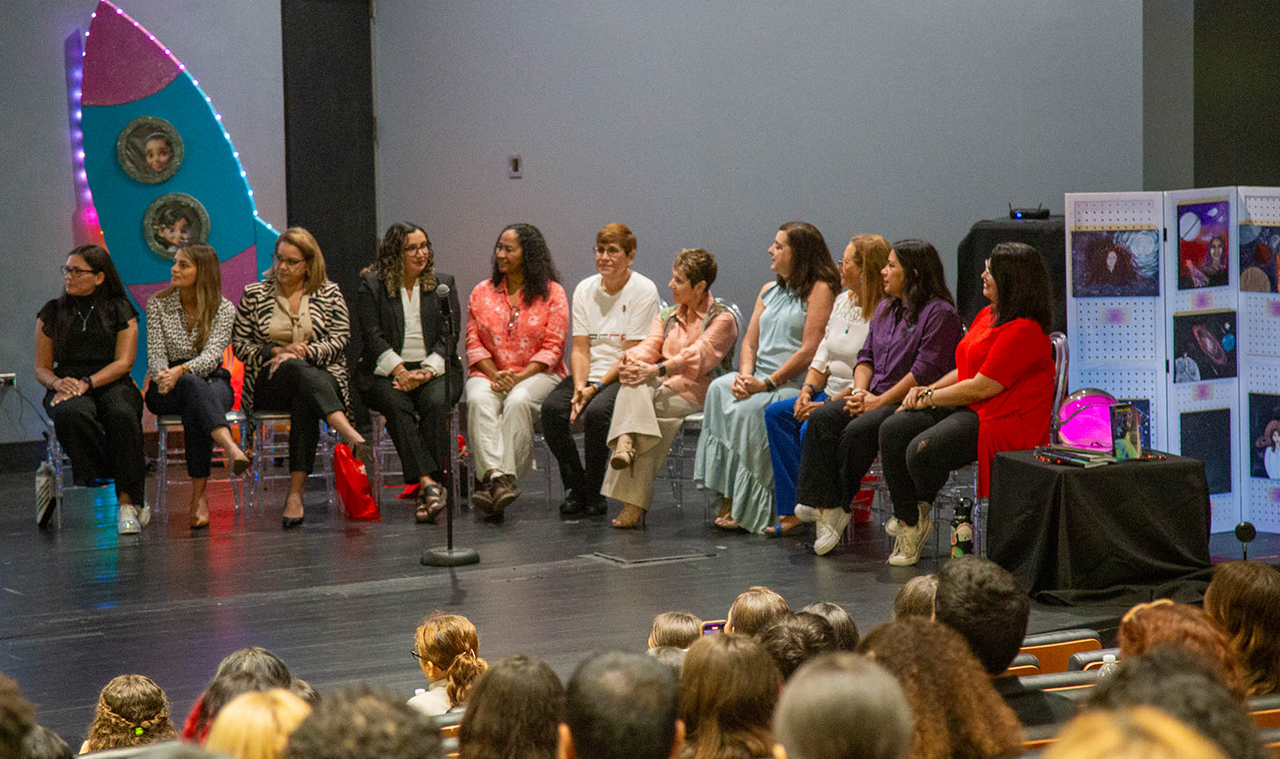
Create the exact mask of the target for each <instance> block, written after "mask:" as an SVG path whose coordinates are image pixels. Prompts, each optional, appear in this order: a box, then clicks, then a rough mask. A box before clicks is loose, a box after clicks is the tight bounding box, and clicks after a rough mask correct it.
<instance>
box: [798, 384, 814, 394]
mask: <svg viewBox="0 0 1280 759" xmlns="http://www.w3.org/2000/svg"><path fill="white" fill-rule="evenodd" d="M800 387H802V388H805V387H807V388H809V392H810V393H813V394H816V393H817V392H818V388H816V387H814V386H813V384H812V383H810V382H806V383H804V384H803V385H801V386H800Z"/></svg>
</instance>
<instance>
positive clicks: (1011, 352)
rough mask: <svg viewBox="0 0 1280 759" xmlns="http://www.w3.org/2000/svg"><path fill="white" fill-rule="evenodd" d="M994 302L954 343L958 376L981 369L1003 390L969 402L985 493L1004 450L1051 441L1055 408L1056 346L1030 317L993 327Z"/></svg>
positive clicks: (966, 376) (969, 376) (981, 490)
mask: <svg viewBox="0 0 1280 759" xmlns="http://www.w3.org/2000/svg"><path fill="white" fill-rule="evenodd" d="M993 321H994V319H992V317H991V307H990V306H987V307H986V308H984V309H982V311H980V312H979V313H978V315H977V316H976V317H974V319H973V324H971V325H970V326H969V331H968V332H967V333H965V336H964V338H963V339H962V340H960V344H959V345H957V346H956V372H957V377H958V378H959V379H960V380H967V379H972V378H973V377H974V376H976V375H978V374H981V375H983V376H984V377H989V378H991V379H993V380H995V381H996V382H999V383H1000V384H1001V385H1003V386H1004V391H1003V392H1000V393H997V394H996V395H994V396H992V397H990V398H988V399H986V400H985V401H978V402H977V403H971V404H969V408H971V409H973V410H974V411H976V412H977V414H978V421H979V426H978V496H979V497H982V498H986V497H987V495H988V490H989V487H990V482H991V479H990V478H991V461H992V459H994V458H995V455H996V454H997V453H999V452H1000V451H1020V450H1026V449H1028V448H1034V447H1036V446H1037V445H1043V444H1045V443H1048V442H1049V421H1050V420H1049V417H1050V416H1051V415H1052V413H1053V348H1052V346H1051V345H1050V343H1049V336H1048V335H1046V334H1045V333H1044V330H1043V329H1041V328H1040V325H1039V324H1037V323H1036V322H1035V321H1033V320H1031V319H1014V320H1013V321H1011V322H1006V323H1004V324H1001V325H1000V326H999V327H993V326H991V325H992V322H993Z"/></svg>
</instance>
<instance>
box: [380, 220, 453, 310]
mask: <svg viewBox="0 0 1280 759" xmlns="http://www.w3.org/2000/svg"><path fill="white" fill-rule="evenodd" d="M420 243H421V244H425V245H426V246H427V247H426V249H425V250H424V251H422V253H423V255H425V256H426V259H427V263H426V268H424V269H422V271H421V273H419V274H418V278H419V279H418V281H419V282H420V283H421V285H422V286H423V287H426V288H428V289H435V286H436V277H435V258H436V257H435V251H434V250H432V248H431V238H430V237H429V236H428V235H427V232H426V230H424V229H423V228H422V227H420V226H418V225H417V224H414V223H412V222H408V221H397V222H396V223H394V224H392V225H391V226H389V227H387V231H386V232H384V233H383V235H382V239H381V240H379V241H378V250H377V253H376V255H375V257H374V259H373V265H372V266H370V267H369V268H368V269H365V271H372V272H374V273H376V274H377V275H378V280H379V281H380V282H382V286H383V287H384V288H385V289H386V291H387V295H388V296H395V295H396V294H397V293H399V292H400V290H401V288H403V287H404V278H405V276H406V271H405V256H406V255H407V253H406V251H405V248H406V247H407V246H409V245H415V246H416V245H418V244H420ZM414 260H420V259H411V261H414ZM412 275H413V272H412V271H410V272H408V274H407V276H412Z"/></svg>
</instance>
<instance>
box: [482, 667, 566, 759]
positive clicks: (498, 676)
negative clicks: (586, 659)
mask: <svg viewBox="0 0 1280 759" xmlns="http://www.w3.org/2000/svg"><path fill="white" fill-rule="evenodd" d="M564 698H565V696H564V686H563V685H561V683H560V678H558V677H556V673H555V672H554V671H553V670H552V669H551V667H549V666H547V664H546V663H545V662H543V661H541V660H539V659H535V658H533V657H531V656H504V657H503V658H501V659H499V660H498V661H496V662H494V663H493V665H492V666H490V667H489V671H488V672H485V673H484V676H483V677H481V678H480V682H478V683H476V685H475V688H473V689H472V691H471V698H470V700H469V701H468V702H467V711H466V715H465V716H464V717H463V718H462V725H461V726H460V727H459V729H458V744H459V746H460V749H461V752H460V759H554V758H555V756H556V741H557V730H558V728H559V725H560V723H561V722H562V721H563V720H564Z"/></svg>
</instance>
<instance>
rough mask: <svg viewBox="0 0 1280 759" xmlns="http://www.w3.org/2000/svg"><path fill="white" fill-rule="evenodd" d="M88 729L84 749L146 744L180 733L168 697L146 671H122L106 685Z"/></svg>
mask: <svg viewBox="0 0 1280 759" xmlns="http://www.w3.org/2000/svg"><path fill="white" fill-rule="evenodd" d="M88 732H89V738H88V740H86V741H85V742H84V747H83V748H82V749H81V753H84V752H85V751H104V750H106V749H109V748H127V747H129V746H145V745H147V744H149V743H159V742H160V741H169V740H174V739H175V738H177V737H178V733H177V731H176V730H174V729H173V723H172V722H170V721H169V699H168V697H166V696H165V694H164V691H163V690H161V689H160V686H159V685H156V684H155V683H154V682H153V681H152V680H151V678H149V677H146V676H145V675H120V676H119V677H117V678H115V679H114V680H112V681H111V682H109V683H107V684H106V685H105V686H103V688H102V692H101V693H99V694H98V705H97V706H96V707H95V708H94V710H93V722H91V723H90V724H89V730H88Z"/></svg>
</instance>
